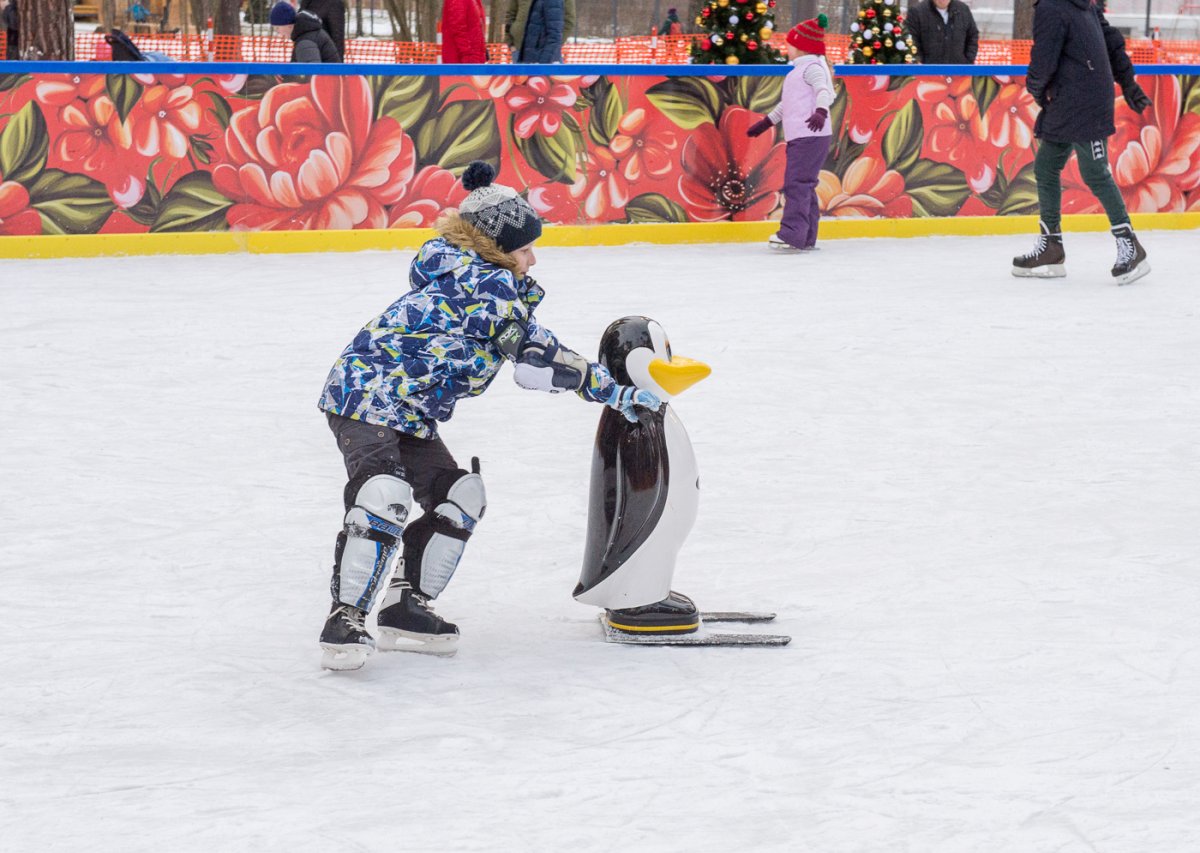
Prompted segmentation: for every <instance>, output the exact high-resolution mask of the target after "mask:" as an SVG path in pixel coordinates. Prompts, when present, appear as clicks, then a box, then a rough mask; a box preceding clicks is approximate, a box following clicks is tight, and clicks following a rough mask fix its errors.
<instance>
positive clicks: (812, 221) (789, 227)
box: [747, 15, 834, 252]
mask: <svg viewBox="0 0 1200 853" xmlns="http://www.w3.org/2000/svg"><path fill="white" fill-rule="evenodd" d="M827 23H828V19H827V18H826V17H825V16H824V15H818V16H817V17H815V18H812V19H810V20H807V21H804V22H803V23H799V24H797V25H796V26H794V27H792V29H791V30H789V31H788V34H787V55H788V61H790V62H791V64H792V66H793V67H792V70H791V71H790V72H789V73H788V75H787V77H785V78H784V79H783V98H782V99H781V100H780V102H779V106H777V107H776V108H775V109H773V110H771V113H770V115H768V116H767V117H766V118H764V119H761V120H760V121H758V122H757V123H755V124H753V125H751V126H750V129H749V130H748V131H747V133H749V134H750V135H751V136H758V135H759V134H760V133H763V132H764V131H766V130H768V129H769V128H771V127H773V126H774V125H776V124H779V123H780V122H781V121H782V122H783V136H784V138H785V139H786V140H787V171H786V172H785V174H784V180H783V219H782V220H781V221H780V223H779V232H778V233H777V234H772V235H771V237H770V239H769V240H768V241H767V245H769V246H770V247H771V248H772V249H780V250H783V251H801V252H803V251H808V250H811V249H815V248H816V244H817V224H818V223H819V222H820V221H821V210H820V206H819V204H818V203H817V177H818V175H819V174H820V171H821V166H822V165H823V164H824V163H825V157H826V155H828V154H829V143H830V141H831V138H832V135H833V128H832V127H830V126H829V107H830V105H831V104H832V103H833V99H834V91H833V73H832V72H831V70H830V68H829V63H828V62H826V61H825V25H826V24H827Z"/></svg>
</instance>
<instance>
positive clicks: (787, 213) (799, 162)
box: [779, 136, 833, 249]
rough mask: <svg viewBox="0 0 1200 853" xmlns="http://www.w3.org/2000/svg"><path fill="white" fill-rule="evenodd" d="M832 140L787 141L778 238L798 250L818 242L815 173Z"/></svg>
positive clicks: (819, 218) (819, 212)
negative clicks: (781, 213) (781, 215)
mask: <svg viewBox="0 0 1200 853" xmlns="http://www.w3.org/2000/svg"><path fill="white" fill-rule="evenodd" d="M832 139H833V137H831V136H804V137H801V138H800V139H792V140H790V141H789V142H788V144H787V171H786V172H785V173H784V177H783V219H782V220H780V222H779V238H780V239H781V240H784V241H786V242H788V243H790V244H791V245H793V246H795V247H796V248H797V249H807V248H809V247H810V246H815V245H816V243H817V223H819V222H820V221H821V210H820V206H819V205H818V203H817V175H818V174H819V173H820V171H821V166H822V165H823V164H824V163H825V156H826V155H827V154H828V153H829V145H830V142H831V141H832Z"/></svg>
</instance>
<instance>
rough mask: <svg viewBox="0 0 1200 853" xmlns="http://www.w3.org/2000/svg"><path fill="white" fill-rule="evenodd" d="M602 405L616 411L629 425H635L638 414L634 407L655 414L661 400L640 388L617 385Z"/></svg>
mask: <svg viewBox="0 0 1200 853" xmlns="http://www.w3.org/2000/svg"><path fill="white" fill-rule="evenodd" d="M604 405H606V406H608V407H610V408H613V409H616V410H617V411H618V412H620V413H621V414H622V415H624V417H625V420H627V421H629V422H630V423H636V422H637V419H638V413H637V411H636V410H635V407H639V406H640V407H641V408H643V409H649V410H650V411H652V412H657V411H658V407H659V406H661V405H662V400H660V399H658V398H657V397H655V396H654V395H653V394H651V393H650V392H649V391H643V390H642V389H641V388H635V387H634V386H632V385H617V386H615V387H614V388H613V390H612V393H611V394H609V395H608V399H607V400H605V401H604Z"/></svg>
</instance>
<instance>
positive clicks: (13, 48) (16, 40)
mask: <svg viewBox="0 0 1200 853" xmlns="http://www.w3.org/2000/svg"><path fill="white" fill-rule="evenodd" d="M0 21H3V22H4V51H5V52H4V58H5V59H13V60H16V59H20V58H21V55H20V41H21V19H20V17H18V15H17V0H7V3H6V5H5V6H4V11H3V12H2V13H0Z"/></svg>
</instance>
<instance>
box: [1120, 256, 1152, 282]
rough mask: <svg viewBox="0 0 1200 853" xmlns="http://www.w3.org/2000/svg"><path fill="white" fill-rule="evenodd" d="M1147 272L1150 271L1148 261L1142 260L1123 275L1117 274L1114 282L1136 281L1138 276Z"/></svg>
mask: <svg viewBox="0 0 1200 853" xmlns="http://www.w3.org/2000/svg"><path fill="white" fill-rule="evenodd" d="M1149 272H1150V264H1149V262H1148V261H1142V262H1141V263H1140V264H1138V265H1137V266H1136V267H1134V268H1133V269H1131V270H1130V271H1129V272H1127V273H1125V275H1119V276H1117V277H1116V282H1117V284H1130V283H1131V282H1135V281H1137V280H1138V279H1139V278H1141V277H1142V276H1144V275H1146V274H1148V273H1149Z"/></svg>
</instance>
